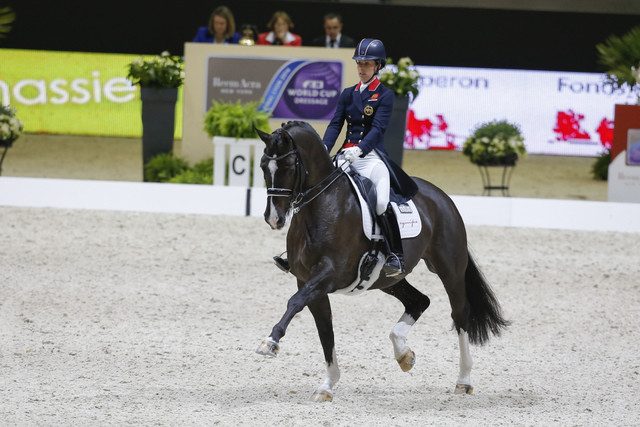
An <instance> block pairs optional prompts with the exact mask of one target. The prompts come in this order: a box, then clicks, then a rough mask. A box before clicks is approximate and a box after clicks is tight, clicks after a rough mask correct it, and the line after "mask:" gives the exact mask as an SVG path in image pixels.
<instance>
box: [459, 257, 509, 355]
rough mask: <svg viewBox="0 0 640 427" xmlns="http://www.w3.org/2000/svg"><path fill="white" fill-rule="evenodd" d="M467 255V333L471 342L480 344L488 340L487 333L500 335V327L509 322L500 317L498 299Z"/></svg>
mask: <svg viewBox="0 0 640 427" xmlns="http://www.w3.org/2000/svg"><path fill="white" fill-rule="evenodd" d="M468 255H469V262H468V263H467V270H466V271H465V275H464V276H465V277H464V278H465V284H466V291H467V300H468V301H469V308H470V310H469V311H470V313H469V321H468V328H469V330H468V331H467V333H468V334H469V341H470V342H471V343H472V344H480V345H482V344H484V343H486V342H487V341H488V340H489V333H492V334H493V335H495V336H500V333H501V332H502V329H504V328H506V327H507V326H509V325H510V324H511V322H510V321H508V320H506V319H505V318H504V317H502V309H501V308H500V304H499V303H498V299H497V298H496V296H495V295H494V293H493V291H492V290H491V287H490V286H489V283H487V279H485V277H484V275H483V274H482V272H481V271H480V270H479V269H478V267H477V265H476V263H475V261H474V260H473V257H472V256H471V253H469V254H468Z"/></svg>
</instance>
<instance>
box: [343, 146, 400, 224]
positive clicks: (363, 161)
mask: <svg viewBox="0 0 640 427" xmlns="http://www.w3.org/2000/svg"><path fill="white" fill-rule="evenodd" d="M351 167H352V168H353V169H355V170H356V171H357V172H358V173H359V174H360V175H362V176H366V177H367V178H369V179H370V180H371V181H373V184H374V185H375V186H376V193H377V203H376V215H381V214H383V213H384V212H385V211H386V210H387V206H388V205H389V192H390V191H391V179H390V178H389V170H388V169H387V166H386V165H385V164H384V162H383V161H382V160H380V156H378V153H376V152H375V150H371V151H370V152H369V154H367V155H366V156H364V157H359V158H357V159H356V160H355V161H354V162H353V163H351Z"/></svg>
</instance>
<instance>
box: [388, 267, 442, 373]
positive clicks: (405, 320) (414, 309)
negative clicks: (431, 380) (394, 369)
mask: <svg viewBox="0 0 640 427" xmlns="http://www.w3.org/2000/svg"><path fill="white" fill-rule="evenodd" d="M382 291H383V292H385V293H387V294H389V295H392V296H394V297H396V298H397V299H398V300H399V301H400V302H401V303H402V305H404V313H403V314H402V316H401V317H400V320H398V323H396V325H395V326H394V327H393V329H392V330H391V333H390V334H389V338H390V339H391V343H392V344H393V354H394V356H395V358H396V360H397V361H398V364H399V365H400V368H401V369H402V370H403V371H404V372H407V371H409V370H410V369H411V368H413V365H414V364H415V360H416V355H415V353H414V352H413V351H412V350H411V349H410V348H409V346H407V335H408V334H409V330H410V329H411V327H412V326H413V325H414V323H416V321H417V320H418V319H419V318H420V316H421V315H422V313H424V311H425V310H426V309H427V307H429V304H430V301H429V297H427V296H426V295H425V294H423V293H422V292H420V291H419V290H417V289H416V288H414V287H413V286H411V285H410V284H409V282H407V281H406V279H402V280H401V281H399V282H398V283H396V284H395V285H393V286H391V287H389V288H385V289H382Z"/></svg>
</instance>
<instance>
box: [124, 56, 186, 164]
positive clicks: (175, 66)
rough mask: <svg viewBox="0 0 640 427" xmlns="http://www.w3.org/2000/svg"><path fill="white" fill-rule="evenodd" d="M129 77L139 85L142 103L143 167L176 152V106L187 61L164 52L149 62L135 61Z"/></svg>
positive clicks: (142, 59) (130, 68)
mask: <svg viewBox="0 0 640 427" xmlns="http://www.w3.org/2000/svg"><path fill="white" fill-rule="evenodd" d="M127 78H128V79H129V80H131V82H132V83H133V84H136V85H139V86H140V99H141V100H142V164H143V165H145V164H146V163H147V162H148V161H149V160H151V158H152V157H154V156H156V155H158V154H161V153H170V152H172V151H173V134H174V131H175V105H176V101H177V99H178V88H179V87H180V86H182V84H183V83H184V61H183V59H182V58H181V57H179V56H172V55H171V54H170V53H169V52H167V51H164V52H162V53H161V54H160V55H158V56H155V57H153V58H150V59H144V58H142V57H140V58H136V59H134V60H133V62H131V63H130V64H129V71H128V74H127Z"/></svg>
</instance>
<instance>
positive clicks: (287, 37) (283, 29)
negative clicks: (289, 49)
mask: <svg viewBox="0 0 640 427" xmlns="http://www.w3.org/2000/svg"><path fill="white" fill-rule="evenodd" d="M267 28H269V30H271V31H267V32H265V33H260V34H258V44H262V45H281V46H302V37H300V36H299V35H297V34H294V33H292V32H290V31H289V30H293V21H292V20H291V18H290V17H289V14H288V13H287V12H284V11H281V10H279V11H277V12H275V13H274V14H273V16H271V19H270V20H269V22H268V23H267Z"/></svg>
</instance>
